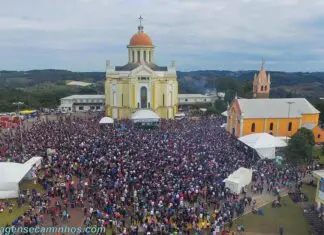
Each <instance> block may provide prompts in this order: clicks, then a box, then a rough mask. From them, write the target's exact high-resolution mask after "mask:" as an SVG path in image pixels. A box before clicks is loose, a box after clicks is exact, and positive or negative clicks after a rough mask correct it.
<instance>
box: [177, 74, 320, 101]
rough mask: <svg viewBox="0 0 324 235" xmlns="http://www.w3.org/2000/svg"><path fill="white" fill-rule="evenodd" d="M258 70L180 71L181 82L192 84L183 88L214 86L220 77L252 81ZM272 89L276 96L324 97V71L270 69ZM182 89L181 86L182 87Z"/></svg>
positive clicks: (184, 85)
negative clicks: (287, 94) (280, 70)
mask: <svg viewBox="0 0 324 235" xmlns="http://www.w3.org/2000/svg"><path fill="white" fill-rule="evenodd" d="M256 72H257V71H237V72H233V71H217V70H207V71H192V72H178V75H179V76H178V77H179V83H180V84H181V83H185V81H190V82H192V83H191V84H183V88H186V89H187V87H189V89H190V88H196V87H197V88H196V89H203V88H213V87H215V83H214V81H215V80H216V79H219V78H231V79H234V80H238V81H242V82H244V81H249V82H251V83H252V80H253V77H254V74H255V73H256ZM269 73H270V75H271V89H272V92H273V93H274V95H275V96H278V97H280V96H281V95H280V93H291V94H293V95H294V96H303V97H324V72H314V73H303V72H295V73H287V72H279V71H270V72H269ZM180 89H181V87H180Z"/></svg>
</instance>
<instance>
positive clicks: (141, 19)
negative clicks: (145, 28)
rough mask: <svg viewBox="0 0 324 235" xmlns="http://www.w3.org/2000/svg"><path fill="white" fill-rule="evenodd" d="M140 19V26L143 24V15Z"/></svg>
mask: <svg viewBox="0 0 324 235" xmlns="http://www.w3.org/2000/svg"><path fill="white" fill-rule="evenodd" d="M138 19H139V21H140V26H142V21H143V17H142V16H140V17H139V18H138Z"/></svg>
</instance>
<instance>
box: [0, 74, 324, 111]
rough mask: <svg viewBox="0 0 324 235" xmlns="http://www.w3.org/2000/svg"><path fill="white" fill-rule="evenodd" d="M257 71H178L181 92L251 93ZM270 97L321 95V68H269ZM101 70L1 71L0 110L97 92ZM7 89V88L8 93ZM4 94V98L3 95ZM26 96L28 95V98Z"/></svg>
mask: <svg viewBox="0 0 324 235" xmlns="http://www.w3.org/2000/svg"><path fill="white" fill-rule="evenodd" d="M256 72H257V71H218V70H199V71H191V72H181V71H178V72H177V75H178V81H179V92H180V93H204V92H205V91H206V90H207V89H211V88H216V89H217V90H218V91H226V92H228V93H231V95H230V96H229V97H227V99H228V100H231V98H232V97H233V95H234V94H235V93H236V92H237V93H238V94H239V95H240V96H244V97H249V96H251V89H252V80H253V77H254V73H256ZM270 74H271V96H272V97H307V98H316V97H324V72H314V73H303V72H296V73H286V72H280V71H270ZM104 79H105V73H104V72H71V71H68V70H54V69H47V70H29V71H0V92H3V94H9V93H10V94H12V95H11V97H10V98H9V97H7V96H6V95H1V102H0V112H1V111H9V109H14V107H13V106H12V101H13V100H17V99H22V100H24V101H25V102H26V104H28V105H27V106H28V107H31V108H37V107H45V106H50V107H56V106H57V105H58V103H59V99H60V98H62V97H63V96H67V95H71V94H77V93H80V94H86V93H88V94H98V93H99V94H100V93H103V92H104V88H103V83H104ZM71 80H74V81H81V82H88V83H92V84H93V85H92V86H90V87H74V86H67V85H66V81H71ZM8 91H10V92H9V93H8ZM6 97H7V98H6ZM27 98H28V99H27Z"/></svg>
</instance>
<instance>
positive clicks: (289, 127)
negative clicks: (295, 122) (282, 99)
mask: <svg viewBox="0 0 324 235" xmlns="http://www.w3.org/2000/svg"><path fill="white" fill-rule="evenodd" d="M291 129H292V122H289V124H288V131H291Z"/></svg>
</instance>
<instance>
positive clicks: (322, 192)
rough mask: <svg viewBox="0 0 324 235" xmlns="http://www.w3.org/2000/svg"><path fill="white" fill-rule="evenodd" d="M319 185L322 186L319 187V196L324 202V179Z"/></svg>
mask: <svg viewBox="0 0 324 235" xmlns="http://www.w3.org/2000/svg"><path fill="white" fill-rule="evenodd" d="M319 183H320V185H319V192H318V196H319V198H320V199H321V200H324V178H321V180H320V182H319Z"/></svg>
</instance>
